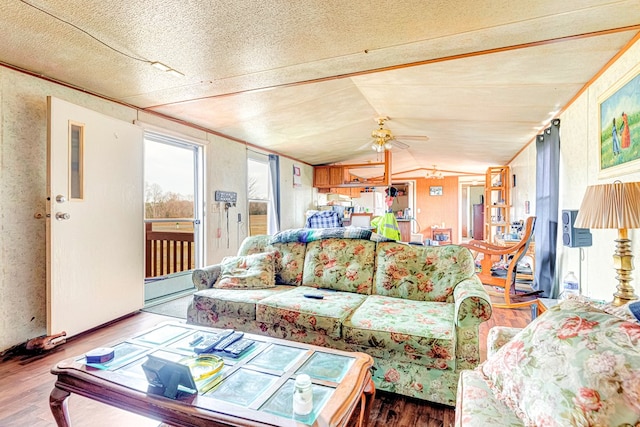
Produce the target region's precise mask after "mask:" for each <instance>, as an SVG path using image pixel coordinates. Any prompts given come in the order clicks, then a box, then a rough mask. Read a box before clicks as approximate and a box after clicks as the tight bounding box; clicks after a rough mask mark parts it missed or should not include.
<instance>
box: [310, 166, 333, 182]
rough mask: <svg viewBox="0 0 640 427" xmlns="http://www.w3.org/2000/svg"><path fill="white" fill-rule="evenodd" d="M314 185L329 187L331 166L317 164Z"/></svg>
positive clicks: (314, 170)
mask: <svg viewBox="0 0 640 427" xmlns="http://www.w3.org/2000/svg"><path fill="white" fill-rule="evenodd" d="M313 186H314V187H329V186H330V183H329V166H316V167H315V168H313Z"/></svg>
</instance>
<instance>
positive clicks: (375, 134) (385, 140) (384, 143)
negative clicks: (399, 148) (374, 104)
mask: <svg viewBox="0 0 640 427" xmlns="http://www.w3.org/2000/svg"><path fill="white" fill-rule="evenodd" d="M387 120H389V118H388V117H378V129H374V130H373V131H372V132H371V138H373V141H372V142H371V149H372V150H373V151H375V152H377V153H382V152H383V151H385V150H390V149H391V148H392V147H393V144H392V143H391V141H393V140H394V139H395V137H394V136H393V134H392V133H391V131H390V130H389V129H386V128H385V127H384V122H386V121H387Z"/></svg>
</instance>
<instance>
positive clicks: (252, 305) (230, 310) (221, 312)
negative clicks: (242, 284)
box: [193, 286, 292, 320]
mask: <svg viewBox="0 0 640 427" xmlns="http://www.w3.org/2000/svg"><path fill="white" fill-rule="evenodd" d="M290 289H292V287H291V286H276V287H274V288H269V289H205V290H202V291H198V292H196V293H194V294H193V304H194V305H195V308H196V309H198V310H200V311H207V312H211V313H212V315H213V316H214V317H215V316H236V317H239V318H243V319H249V320H255V319H256V303H257V302H258V301H260V300H262V299H264V298H267V297H269V296H271V295H274V294H278V293H281V292H285V291H288V290H290ZM214 320H215V319H214Z"/></svg>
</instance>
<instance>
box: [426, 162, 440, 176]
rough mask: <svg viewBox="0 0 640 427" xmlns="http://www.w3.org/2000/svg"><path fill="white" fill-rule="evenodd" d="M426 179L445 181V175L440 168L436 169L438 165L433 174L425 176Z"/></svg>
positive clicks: (434, 166) (434, 167)
mask: <svg viewBox="0 0 640 427" xmlns="http://www.w3.org/2000/svg"><path fill="white" fill-rule="evenodd" d="M425 178H427V179H444V175H442V172H441V171H439V170H438V168H436V165H433V169H432V170H431V172H427V176H425Z"/></svg>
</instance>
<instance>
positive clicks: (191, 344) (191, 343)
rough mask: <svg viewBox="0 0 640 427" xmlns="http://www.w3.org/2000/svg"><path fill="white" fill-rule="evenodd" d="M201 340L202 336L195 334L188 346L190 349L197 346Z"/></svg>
mask: <svg viewBox="0 0 640 427" xmlns="http://www.w3.org/2000/svg"><path fill="white" fill-rule="evenodd" d="M203 339H204V337H203V336H202V334H200V333H197V334H195V335H194V336H193V337H192V338H191V341H189V345H190V346H191V347H193V346H195V345H196V344H198V343H199V342H200V341H202V340H203Z"/></svg>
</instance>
